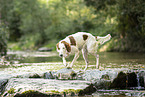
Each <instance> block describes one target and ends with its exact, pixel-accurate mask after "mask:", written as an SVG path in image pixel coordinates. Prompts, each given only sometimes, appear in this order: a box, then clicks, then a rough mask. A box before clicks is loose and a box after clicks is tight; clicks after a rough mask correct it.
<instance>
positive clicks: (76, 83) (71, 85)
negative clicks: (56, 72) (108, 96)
mask: <svg viewBox="0 0 145 97" xmlns="http://www.w3.org/2000/svg"><path fill="white" fill-rule="evenodd" d="M90 85H91V83H90V82H89V81H81V80H55V79H39V78H37V79H34V78H11V79H10V80H9V82H8V83H7V85H6V88H5V92H4V94H3V96H8V95H16V94H22V93H24V92H25V91H30V90H34V91H38V92H41V93H45V94H49V93H53V92H54V93H55V94H56V92H57V93H63V92H66V91H67V92H66V94H67V93H68V91H70V92H74V91H80V90H83V91H84V92H86V90H85V89H86V88H87V87H89V86H90ZM90 88H93V86H92V85H91V86H90ZM83 91H82V92H83ZM82 94H85V93H82Z"/></svg>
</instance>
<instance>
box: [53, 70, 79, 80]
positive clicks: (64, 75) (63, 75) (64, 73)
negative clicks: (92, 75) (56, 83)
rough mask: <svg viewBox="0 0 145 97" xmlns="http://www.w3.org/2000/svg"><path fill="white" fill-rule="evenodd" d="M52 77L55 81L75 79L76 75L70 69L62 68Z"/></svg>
mask: <svg viewBox="0 0 145 97" xmlns="http://www.w3.org/2000/svg"><path fill="white" fill-rule="evenodd" d="M54 76H55V77H56V78H57V79H71V80H72V79H76V73H75V71H74V70H72V69H71V68H63V69H60V70H58V71H57V72H56V73H55V74H54Z"/></svg>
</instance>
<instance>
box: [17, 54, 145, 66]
mask: <svg viewBox="0 0 145 97" xmlns="http://www.w3.org/2000/svg"><path fill="white" fill-rule="evenodd" d="M98 54H99V55H100V64H101V65H102V66H105V67H107V68H121V67H125V68H126V67H127V68H129V67H133V66H134V68H144V66H145V54H143V53H118V52H101V53H98ZM72 60H73V55H72V56H70V57H69V58H67V61H69V62H71V61H72ZM19 61H20V63H42V62H62V59H61V58H60V57H59V56H57V54H56V56H49V57H25V58H24V59H22V60H19ZM89 63H90V65H94V64H95V57H94V56H92V55H89ZM75 64H79V65H84V64H85V62H84V59H83V57H82V55H81V56H80V57H79V58H78V60H77V62H76V63H75Z"/></svg>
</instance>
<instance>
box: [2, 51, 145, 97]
mask: <svg viewBox="0 0 145 97" xmlns="http://www.w3.org/2000/svg"><path fill="white" fill-rule="evenodd" d="M98 54H99V63H100V68H101V70H116V71H117V70H135V71H140V70H142V71H145V54H144V53H120V52H99V53H98ZM72 59H73V56H70V57H69V58H67V62H68V63H69V64H70V62H71V60H72ZM88 59H89V67H88V69H87V71H92V70H95V69H96V67H95V57H94V56H92V55H89V57H88ZM2 60H6V61H5V62H3V63H2ZM4 63H5V64H4ZM0 64H3V65H0V78H1V79H4V78H7V77H11V75H15V74H17V73H19V74H27V73H35V72H36V71H37V73H43V72H49V71H57V70H60V69H62V68H64V66H63V64H62V59H61V58H60V57H58V53H57V52H37V51H33V52H31V51H9V52H8V56H7V57H6V58H3V59H2V58H1V63H0ZM76 64H77V65H76ZM84 68H85V62H84V59H83V57H82V55H80V57H79V58H78V60H77V62H76V63H75V64H74V66H73V69H74V70H76V71H79V70H83V69H84ZM144 74H145V73H144ZM17 76H18V75H17ZM138 76H139V75H138V74H137V80H138V83H137V85H138V86H137V87H135V88H128V89H123V90H121V89H119V90H116V89H98V90H97V91H96V92H95V93H93V94H92V95H93V96H99V97H101V96H110V97H112V96H116V95H117V96H145V89H144V88H143V87H141V86H140V83H139V78H138ZM143 76H145V75H143Z"/></svg>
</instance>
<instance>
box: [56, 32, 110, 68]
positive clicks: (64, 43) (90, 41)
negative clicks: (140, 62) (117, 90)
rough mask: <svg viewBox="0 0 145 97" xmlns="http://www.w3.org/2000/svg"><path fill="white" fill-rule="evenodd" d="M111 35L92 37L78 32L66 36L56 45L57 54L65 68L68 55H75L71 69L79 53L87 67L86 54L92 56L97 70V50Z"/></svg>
mask: <svg viewBox="0 0 145 97" xmlns="http://www.w3.org/2000/svg"><path fill="white" fill-rule="evenodd" d="M110 38H111V35H110V34H108V35H106V36H105V37H100V36H93V35H92V34H90V33H86V32H78V33H75V34H72V35H69V36H67V37H66V38H65V39H63V40H61V41H60V42H59V43H57V45H56V47H57V52H59V56H60V57H62V59H63V64H64V65H65V66H67V63H66V60H65V58H66V57H67V56H68V55H69V54H73V53H75V56H74V59H73V61H72V62H71V64H70V66H69V67H72V66H73V64H74V62H75V61H76V60H77V59H78V57H79V53H80V51H82V55H83V58H84V60H85V63H86V67H85V69H84V70H86V69H87V67H88V64H89V62H88V53H90V54H93V55H94V56H95V57H96V67H97V68H99V55H97V49H98V46H99V45H102V44H103V43H105V42H106V41H108V40H110Z"/></svg>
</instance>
